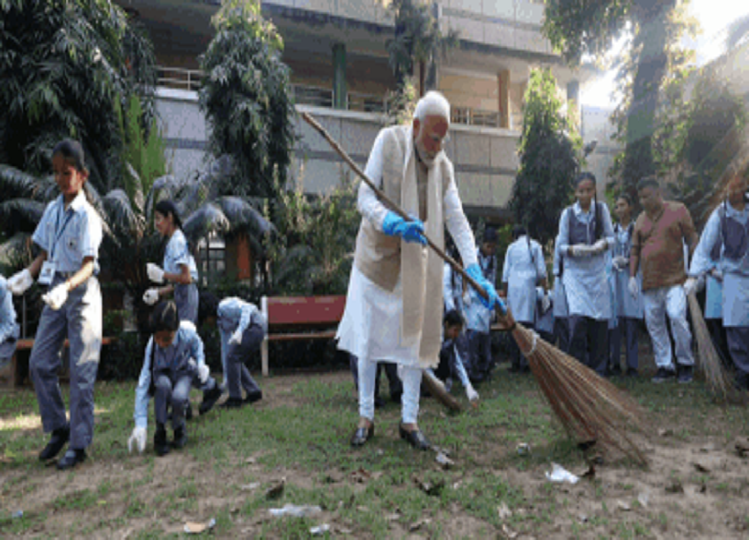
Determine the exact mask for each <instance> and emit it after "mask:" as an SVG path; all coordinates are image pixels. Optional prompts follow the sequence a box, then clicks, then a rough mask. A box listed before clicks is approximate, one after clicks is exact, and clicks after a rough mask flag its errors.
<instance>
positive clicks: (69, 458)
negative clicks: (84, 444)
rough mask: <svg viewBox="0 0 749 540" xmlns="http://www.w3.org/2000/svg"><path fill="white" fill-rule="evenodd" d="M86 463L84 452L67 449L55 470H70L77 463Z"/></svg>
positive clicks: (76, 449)
mask: <svg viewBox="0 0 749 540" xmlns="http://www.w3.org/2000/svg"><path fill="white" fill-rule="evenodd" d="M84 461H86V451H85V450H84V449H83V448H68V451H67V452H65V455H64V456H62V457H61V458H60V461H58V462H57V470H59V471H64V470H66V469H72V468H73V467H75V466H76V465H78V464H79V463H83V462H84Z"/></svg>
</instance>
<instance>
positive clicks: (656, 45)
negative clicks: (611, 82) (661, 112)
mask: <svg viewBox="0 0 749 540" xmlns="http://www.w3.org/2000/svg"><path fill="white" fill-rule="evenodd" d="M675 2H676V0H666V1H663V2H658V3H657V5H655V6H653V2H652V0H636V2H635V11H636V13H637V15H638V18H639V20H640V28H639V31H638V34H637V37H636V38H635V47H637V46H638V45H640V46H642V51H641V52H640V56H639V59H638V61H637V71H636V73H635V78H634V83H633V88H632V105H631V107H630V110H629V115H628V117H627V144H626V149H625V155H624V171H623V176H624V186H623V187H624V191H625V192H627V193H629V194H630V195H631V196H634V195H636V186H637V182H638V181H639V180H640V179H642V178H643V177H645V176H649V175H652V174H653V173H654V172H655V164H654V162H653V151H652V145H651V141H652V137H653V132H654V131H655V119H656V112H657V108H658V91H659V89H660V86H661V82H662V81H663V77H664V76H665V74H666V67H667V64H668V57H667V53H666V46H667V44H668V34H667V24H668V15H669V13H670V12H671V10H672V9H673V8H674V5H675ZM635 200H637V199H636V198H635Z"/></svg>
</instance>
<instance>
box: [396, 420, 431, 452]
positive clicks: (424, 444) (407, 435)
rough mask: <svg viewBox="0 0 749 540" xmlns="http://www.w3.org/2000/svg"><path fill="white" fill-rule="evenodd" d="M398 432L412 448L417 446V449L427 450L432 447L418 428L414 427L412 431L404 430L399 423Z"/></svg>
mask: <svg viewBox="0 0 749 540" xmlns="http://www.w3.org/2000/svg"><path fill="white" fill-rule="evenodd" d="M398 432H399V433H400V436H401V439H403V440H405V441H407V442H408V444H410V445H411V446H413V447H414V448H418V449H419V450H429V449H430V448H431V447H432V445H431V444H429V441H428V440H427V438H426V437H425V436H424V434H423V433H422V432H421V430H419V429H416V430H414V431H406V430H405V428H404V427H403V424H399V425H398Z"/></svg>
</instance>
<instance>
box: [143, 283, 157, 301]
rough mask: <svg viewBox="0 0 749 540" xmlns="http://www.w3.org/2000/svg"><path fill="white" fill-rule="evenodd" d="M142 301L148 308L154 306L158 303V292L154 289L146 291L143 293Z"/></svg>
mask: <svg viewBox="0 0 749 540" xmlns="http://www.w3.org/2000/svg"><path fill="white" fill-rule="evenodd" d="M143 301H144V302H145V303H146V304H148V305H149V306H152V305H154V304H155V303H156V302H158V301H159V290H158V289H157V288H155V287H152V288H150V289H148V290H147V291H146V292H145V293H143Z"/></svg>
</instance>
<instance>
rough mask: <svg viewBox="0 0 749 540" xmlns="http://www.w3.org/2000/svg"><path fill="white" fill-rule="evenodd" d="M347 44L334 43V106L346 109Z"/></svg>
mask: <svg viewBox="0 0 749 540" xmlns="http://www.w3.org/2000/svg"><path fill="white" fill-rule="evenodd" d="M347 95H348V88H347V86H346V45H344V44H343V43H336V44H335V45H333V108H334V109H346V108H347V107H346V98H347Z"/></svg>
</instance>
